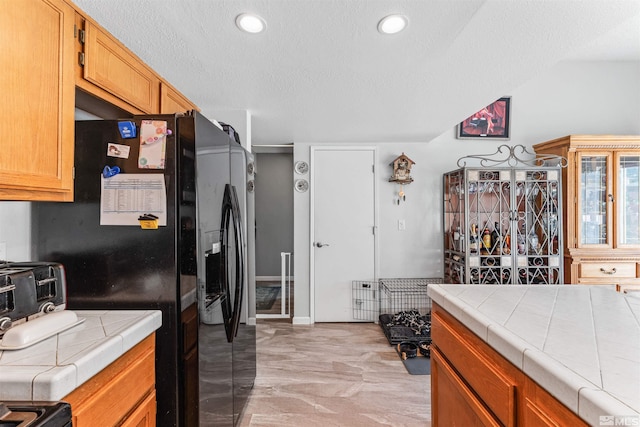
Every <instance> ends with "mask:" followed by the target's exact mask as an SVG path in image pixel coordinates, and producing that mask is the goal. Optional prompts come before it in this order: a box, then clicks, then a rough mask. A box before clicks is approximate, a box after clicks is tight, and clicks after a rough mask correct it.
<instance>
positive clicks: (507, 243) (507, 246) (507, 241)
mask: <svg viewBox="0 0 640 427" xmlns="http://www.w3.org/2000/svg"><path fill="white" fill-rule="evenodd" d="M503 235H504V239H502V241H503V245H502V253H503V254H505V255H509V254H510V253H511V235H510V234H509V230H504V233H503Z"/></svg>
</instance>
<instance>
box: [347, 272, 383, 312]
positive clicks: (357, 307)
mask: <svg viewBox="0 0 640 427" xmlns="http://www.w3.org/2000/svg"><path fill="white" fill-rule="evenodd" d="M351 295H352V304H351V305H352V308H353V319H354V320H368V321H370V322H375V321H376V320H377V317H378V314H379V312H378V307H379V303H378V282H377V281H359V280H354V281H353V282H352V283H351Z"/></svg>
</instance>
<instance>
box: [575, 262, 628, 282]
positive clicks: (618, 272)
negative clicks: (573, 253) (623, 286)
mask: <svg viewBox="0 0 640 427" xmlns="http://www.w3.org/2000/svg"><path fill="white" fill-rule="evenodd" d="M583 277H584V278H590V277H593V278H607V279H616V278H619V277H636V263H635V262H582V263H580V278H583Z"/></svg>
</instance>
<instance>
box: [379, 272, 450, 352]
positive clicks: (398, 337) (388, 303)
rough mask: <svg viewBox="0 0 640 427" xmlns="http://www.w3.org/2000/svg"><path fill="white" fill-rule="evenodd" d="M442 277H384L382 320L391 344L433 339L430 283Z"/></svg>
mask: <svg viewBox="0 0 640 427" xmlns="http://www.w3.org/2000/svg"><path fill="white" fill-rule="evenodd" d="M438 283H442V279H439V278H421V279H380V280H379V289H380V291H379V307H380V308H379V313H380V314H379V317H378V319H379V322H380V327H381V328H382V330H383V331H384V334H385V336H386V337H387V339H388V340H389V343H390V344H397V343H400V342H403V341H412V342H420V341H430V340H431V298H429V296H428V295H427V287H428V285H429V284H438Z"/></svg>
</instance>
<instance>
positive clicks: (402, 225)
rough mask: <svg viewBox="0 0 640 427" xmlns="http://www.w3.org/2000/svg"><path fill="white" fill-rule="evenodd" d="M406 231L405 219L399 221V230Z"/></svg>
mask: <svg viewBox="0 0 640 427" xmlns="http://www.w3.org/2000/svg"><path fill="white" fill-rule="evenodd" d="M404 229H405V223H404V219H399V220H398V230H400V231H402V230H404Z"/></svg>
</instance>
